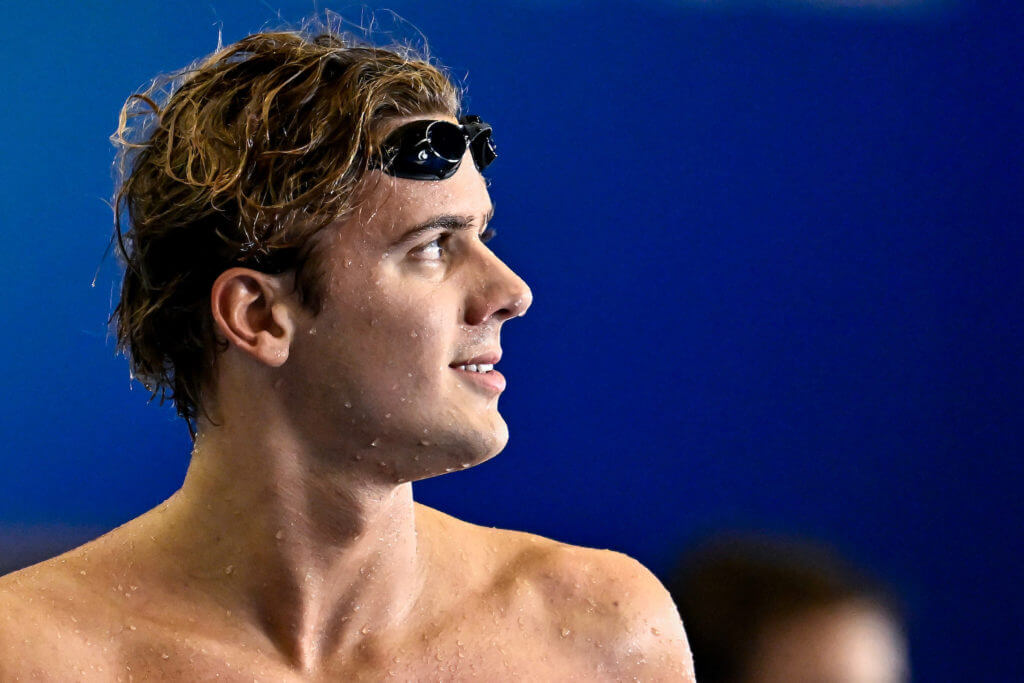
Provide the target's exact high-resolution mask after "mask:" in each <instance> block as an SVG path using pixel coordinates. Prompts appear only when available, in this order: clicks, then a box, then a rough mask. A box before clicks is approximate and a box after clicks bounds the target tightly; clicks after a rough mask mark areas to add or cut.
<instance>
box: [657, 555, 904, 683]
mask: <svg viewBox="0 0 1024 683" xmlns="http://www.w3.org/2000/svg"><path fill="white" fill-rule="evenodd" d="M669 589H670V591H671V592H672V595H673V597H674V598H675V600H676V604H677V605H678V607H679V611H680V614H681V615H682V617H683V623H684V624H685V626H686V631H687V634H688V635H689V639H690V647H691V649H692V652H693V658H694V664H695V666H696V672H697V680H699V681H701V683H901V682H903V681H907V680H909V668H908V663H907V647H906V641H905V637H904V634H903V630H902V626H901V618H900V616H899V612H898V609H897V608H896V606H895V604H894V601H893V599H892V598H891V596H890V595H889V594H888V593H887V592H886V590H885V589H884V588H882V587H881V586H880V585H878V584H876V583H875V582H873V581H871V580H870V579H868V578H866V577H865V576H863V575H862V574H861V573H860V572H858V571H857V570H855V569H853V568H852V567H850V566H848V565H847V564H846V563H845V562H843V561H841V560H840V559H839V558H837V557H836V556H835V555H834V554H833V553H831V552H830V551H828V550H826V549H824V548H819V547H814V546H810V545H807V544H802V543H793V542H782V541H778V540H769V539H762V538H754V537H747V538H742V537H734V538H727V539H726V538H721V539H718V540H715V541H712V542H710V543H707V544H705V545H703V546H702V547H700V548H699V549H698V550H696V551H695V552H693V553H690V554H688V555H686V556H684V558H683V560H682V562H681V564H680V566H679V567H678V569H677V570H676V572H675V574H674V575H673V576H672V577H671V578H670V580H669Z"/></svg>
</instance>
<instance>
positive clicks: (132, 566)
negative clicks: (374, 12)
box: [0, 33, 693, 681]
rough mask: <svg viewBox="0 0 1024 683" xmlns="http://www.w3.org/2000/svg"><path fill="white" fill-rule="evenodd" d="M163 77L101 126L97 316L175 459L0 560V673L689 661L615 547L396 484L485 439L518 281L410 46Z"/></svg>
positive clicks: (642, 672)
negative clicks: (170, 434) (100, 531)
mask: <svg viewBox="0 0 1024 683" xmlns="http://www.w3.org/2000/svg"><path fill="white" fill-rule="evenodd" d="M163 85H165V84H156V85H154V87H153V89H151V90H150V91H149V92H147V93H145V94H142V95H138V96H135V97H134V98H132V99H131V100H129V103H128V104H127V105H126V107H125V110H124V111H123V112H122V118H121V126H120V129H119V131H118V136H117V139H118V140H119V141H120V143H121V144H122V145H123V150H124V154H123V156H122V161H123V164H122V169H123V171H124V176H123V181H122V184H121V187H120V189H119V193H118V196H117V203H116V206H117V210H118V213H117V216H118V236H119V239H120V240H121V242H120V244H121V247H122V252H123V255H124V257H125V260H126V264H127V265H126V272H125V279H124V284H123V287H122V293H121V300H120V303H119V305H118V307H117V311H116V319H117V330H118V336H119V340H120V342H121V344H122V345H123V346H124V348H125V349H126V350H127V351H128V353H129V355H130V359H131V364H132V369H133V372H134V374H135V376H136V377H138V378H140V379H141V380H143V381H144V382H146V383H147V386H149V387H150V388H151V389H152V390H153V391H154V392H156V393H160V394H162V395H165V396H171V397H173V399H174V401H175V403H176V405H177V407H178V410H179V412H180V413H181V415H182V416H183V417H184V418H185V419H186V420H187V421H188V423H189V426H190V429H194V434H195V450H194V452H193V455H192V461H191V464H190V467H189V470H188V474H187V476H186V478H185V482H184V484H183V486H182V488H181V489H180V490H179V491H178V492H177V493H175V494H174V495H173V496H172V497H171V498H170V499H169V500H167V501H166V502H165V503H163V504H162V505H160V506H159V507H157V508H156V509H154V510H152V511H150V512H148V513H146V514H145V515H143V516H142V517H140V518H138V519H135V520H133V521H131V522H129V523H128V524H126V525H124V526H123V527H121V528H119V529H116V530H115V531H113V532H111V533H109V534H107V535H105V536H103V537H101V538H99V539H97V540H96V541H94V542H92V543H89V544H87V545H85V546H83V547H81V548H78V549H76V550H73V551H71V552H69V553H66V554H65V555H62V556H60V557H58V558H55V559H53V560H50V561H48V562H44V563H42V564H39V565H36V566H34V567H30V568H28V569H26V570H23V571H20V572H17V573H15V574H12V575H10V576H8V577H6V578H5V579H3V580H0V679H2V680H17V679H19V678H20V679H24V680H36V679H41V680H55V681H65V680H131V679H135V680H153V679H160V680H163V679H169V680H184V681H196V680H212V679H215V678H219V679H226V680H234V679H238V680H243V679H244V680H252V679H254V678H255V679H259V680H262V679H267V680H360V679H362V680H380V679H382V678H386V677H389V676H393V677H395V678H396V679H400V680H438V679H445V680H451V679H461V680H488V681H493V680H531V681H533V680H572V679H574V678H575V679H579V680H600V679H624V678H628V679H633V678H634V677H638V678H639V679H641V680H692V678H693V674H692V666H691V663H690V655H689V650H688V646H687V643H686V639H685V635H684V633H683V629H682V624H681V622H680V620H679V617H678V614H677V612H676V610H675V607H674V605H673V604H672V602H671V599H670V598H669V596H668V594H667V592H666V591H665V590H664V589H663V588H662V587H661V585H660V584H659V583H658V582H657V581H656V580H655V579H654V578H653V577H652V576H651V574H650V573H648V572H647V571H646V570H645V569H644V568H643V567H641V566H640V565H639V564H637V563H636V562H634V561H633V560H631V559H629V558H627V557H624V556H622V555H619V554H616V553H611V552H605V551H595V550H588V549H583V548H575V547H571V546H566V545H563V544H560V543H556V542H553V541H550V540H547V539H544V538H539V537H536V536H531V535H528V534H523V533H516V532H511V531H500V530H495V529H487V528H481V527H476V526H474V525H471V524H467V523H465V522H461V521H459V520H456V519H453V518H451V517H448V516H446V515H444V514H442V513H440V512H437V511H435V510H432V509H430V508H427V507H424V506H421V505H417V504H415V503H413V500H412V486H411V483H410V482H412V481H415V480H417V479H423V478H425V477H431V476H435V475H439V474H443V473H445V472H450V471H452V470H457V469H462V468H466V467H470V466H472V465H475V464H477V463H480V462H482V461H484V460H487V459H488V458H490V457H492V456H494V455H495V454H497V453H498V452H499V451H501V449H502V448H503V447H504V445H505V442H506V440H507V435H508V434H507V428H506V425H505V422H504V421H503V420H502V418H501V415H500V414H499V412H498V409H497V402H498V397H499V396H500V394H501V392H502V390H503V388H504V386H505V380H504V378H503V377H502V375H501V374H500V373H499V372H498V371H497V370H495V369H494V365H495V364H496V363H498V361H499V359H500V357H501V347H500V342H499V332H500V329H501V326H502V325H503V323H505V322H506V321H507V320H509V319H510V318H514V317H516V316H520V315H523V314H524V313H525V312H526V310H527V308H528V307H529V305H530V301H531V294H530V290H529V288H528V287H527V286H526V284H525V283H524V282H523V281H522V280H521V279H519V277H517V276H516V275H515V274H514V273H513V272H512V271H511V270H509V269H508V267H507V266H505V265H504V264H503V263H502V262H501V261H500V260H499V259H498V258H497V257H496V256H495V255H494V254H493V253H492V252H491V251H490V250H489V249H488V248H487V247H486V246H485V244H484V242H485V241H486V239H487V237H488V236H489V228H488V221H489V219H490V217H491V214H492V206H491V203H490V199H489V197H488V193H487V189H486V183H485V181H484V179H483V176H482V175H481V171H482V170H483V169H484V167H485V166H486V165H487V164H488V163H490V161H491V160H492V159H493V157H494V153H493V147H492V146H491V143H490V128H489V126H487V125H486V124H485V123H483V122H482V121H481V120H480V119H478V118H476V117H463V118H462V119H457V118H456V116H457V112H458V101H457V93H456V90H455V89H454V88H453V87H452V85H451V84H450V83H449V82H448V81H447V79H446V78H445V77H444V76H443V75H442V74H441V73H440V72H439V71H437V70H436V69H435V68H434V67H432V66H430V65H429V64H426V63H424V62H422V61H418V60H416V59H411V58H408V57H406V56H403V55H400V54H397V53H396V52H392V51H388V50H380V49H373V48H365V47H352V46H348V45H346V44H344V43H343V42H342V40H341V39H340V38H339V37H337V36H334V35H331V34H325V35H321V36H318V37H315V38H310V37H308V36H304V35H300V34H295V33H266V34H257V35H254V36H250V37H249V38H246V39H244V40H242V41H240V42H239V43H236V44H234V45H232V46H229V47H227V48H225V49H223V50H221V51H219V52H218V53H216V54H214V55H212V56H211V57H209V58H207V59H206V60H204V61H202V62H200V63H199V64H197V65H196V66H194V67H193V68H192V69H190V70H188V71H186V72H185V73H184V74H182V75H180V77H179V78H178V80H177V81H176V82H175V83H174V84H173V87H172V88H170V90H171V92H172V94H170V95H169V96H168V97H167V99H166V101H165V102H164V103H162V104H161V103H160V102H159V101H158V100H159V98H157V97H156V94H155V93H157V92H158V91H159V90H160V89H161V88H162V87H163ZM140 121H141V123H139V122H140ZM122 219H125V220H122ZM122 223H124V224H125V226H122ZM122 227H126V230H122ZM122 235H123V237H122Z"/></svg>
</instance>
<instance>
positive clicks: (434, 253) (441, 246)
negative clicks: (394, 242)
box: [410, 233, 451, 261]
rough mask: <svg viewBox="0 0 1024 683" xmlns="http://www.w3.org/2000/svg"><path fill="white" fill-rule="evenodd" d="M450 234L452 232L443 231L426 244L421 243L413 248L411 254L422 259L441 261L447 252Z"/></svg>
mask: <svg viewBox="0 0 1024 683" xmlns="http://www.w3.org/2000/svg"><path fill="white" fill-rule="evenodd" d="M450 236H451V233H442V234H440V235H438V236H437V237H435V238H434V239H432V240H430V241H429V242H427V243H426V244H421V245H420V246H418V247H416V248H415V249H413V250H412V251H411V252H410V255H411V256H412V257H413V258H415V259H418V260H420V261H440V260H441V259H442V258H444V255H445V252H446V251H447V249H446V248H445V243H446V242H447V241H448V238H449V237H450Z"/></svg>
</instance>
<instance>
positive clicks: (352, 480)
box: [162, 423, 422, 670]
mask: <svg viewBox="0 0 1024 683" xmlns="http://www.w3.org/2000/svg"><path fill="white" fill-rule="evenodd" d="M244 427H245V429H244V430H243V431H240V430H231V429H229V428H228V426H223V427H209V426H207V428H205V429H203V430H202V431H201V433H200V437H199V439H198V440H197V442H196V448H195V451H194V453H193V457H192V463H191V465H190V467H189V470H188V474H187V476H186V479H185V483H184V485H183V486H182V488H181V490H180V491H179V492H178V493H177V494H175V496H174V497H172V498H171V500H170V501H168V504H167V510H166V512H165V513H164V515H163V517H164V520H165V522H164V530H163V531H162V533H163V535H164V537H165V539H166V540H167V541H169V543H170V545H169V546H168V547H169V548H172V549H173V550H172V556H173V558H174V560H175V561H176V562H182V561H184V562H185V564H184V565H182V568H183V569H184V570H185V571H186V572H187V574H188V577H189V580H191V581H193V582H199V581H209V584H210V585H209V589H208V591H209V592H210V593H211V594H212V595H214V596H216V599H217V601H218V602H219V603H220V604H221V605H222V606H224V607H225V608H226V609H230V610H237V611H238V613H240V616H243V618H245V617H248V618H245V620H246V621H248V622H250V623H253V624H256V625H258V628H260V629H261V630H262V631H263V633H264V635H265V636H266V637H267V638H269V639H270V640H271V641H272V642H273V643H274V645H275V647H277V648H278V649H279V650H280V651H281V652H282V653H283V654H284V655H285V656H286V657H287V658H288V659H289V660H291V661H292V663H293V665H295V666H296V667H298V668H300V669H304V670H309V669H311V668H312V667H314V666H315V665H316V662H317V661H318V660H319V658H320V655H321V654H326V653H328V652H337V651H339V649H342V650H345V649H349V648H351V647H354V644H355V643H356V642H359V641H366V640H367V634H370V633H376V634H382V635H383V634H386V633H387V631H388V630H389V629H390V628H391V627H393V626H395V625H397V624H399V623H401V621H402V620H403V619H404V618H405V617H406V616H407V615H408V613H409V612H410V611H411V610H412V608H413V606H414V605H415V603H416V601H417V598H418V597H419V595H420V592H421V586H422V574H421V571H420V566H421V565H420V562H419V555H420V552H419V548H418V546H417V536H416V526H415V515H414V507H413V501H412V486H411V484H399V485H394V484H382V483H379V482H370V481H367V480H366V479H365V477H359V476H357V475H355V474H353V473H352V472H349V471H346V468H345V467H344V465H339V463H346V462H349V460H350V458H348V457H346V454H343V453H337V454H331V457H330V458H325V457H324V456H323V454H321V453H310V452H304V449H303V448H302V447H301V446H299V445H298V443H299V442H298V440H295V439H288V438H283V437H282V436H281V431H280V430H279V429H278V430H275V429H274V428H273V425H267V424H266V423H261V424H259V425H252V424H247V425H244ZM334 456H337V457H334Z"/></svg>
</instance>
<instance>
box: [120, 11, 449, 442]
mask: <svg viewBox="0 0 1024 683" xmlns="http://www.w3.org/2000/svg"><path fill="white" fill-rule="evenodd" d="M458 108H459V93H458V91H457V90H456V88H454V87H453V85H452V84H451V82H450V81H449V79H448V78H447V77H446V76H445V74H444V73H443V72H442V71H441V70H440V69H438V68H437V67H435V66H434V65H432V64H430V63H429V62H428V61H427V60H426V59H423V58H420V57H418V56H416V55H415V54H413V53H412V52H411V50H407V49H404V48H386V49H385V48H377V47H372V46H368V45H365V44H359V43H357V42H355V41H352V40H351V39H350V38H348V37H346V36H343V35H341V34H340V33H338V32H335V31H332V30H324V29H321V30H320V31H318V32H316V33H314V32H312V31H280V32H266V33H257V34H254V35H250V36H248V37H246V38H243V39H242V40H240V41H238V42H237V43H234V44H233V45H229V46H227V47H224V48H222V49H219V50H217V51H216V52H214V53H213V54H212V55H210V56H209V57H206V58H205V59H202V60H200V61H199V62H197V63H195V64H194V65H192V66H190V67H188V68H186V69H184V70H182V71H180V72H177V73H175V74H172V75H170V76H167V77H163V78H160V79H158V80H156V81H154V82H153V83H152V84H151V85H150V87H149V88H147V89H146V90H144V91H143V92H139V93H136V94H134V95H132V96H131V97H129V98H128V100H127V101H126V103H125V105H124V107H123V108H122V110H121V114H120V118H119V122H118V128H117V131H116V132H115V134H114V135H113V136H112V138H111V139H112V140H113V142H114V144H115V146H116V147H117V148H118V159H117V163H116V165H115V170H116V173H117V176H118V184H117V191H116V194H115V197H114V224H115V225H114V236H115V239H116V243H117V245H118V249H119V252H120V255H121V257H122V258H123V260H124V262H125V274H124V281H123V283H122V287H121V298H120V301H119V302H118V304H117V307H116V308H115V310H114V313H113V316H112V321H113V323H114V325H115V328H116V335H117V341H118V348H119V349H120V350H122V351H124V352H125V353H126V355H127V356H128V359H129V363H130V366H131V371H132V375H133V376H134V377H135V378H137V379H139V380H141V381H142V383H143V384H144V385H145V386H146V388H147V389H149V390H150V391H151V392H152V396H153V397H157V396H159V398H160V400H161V402H163V401H164V400H167V399H170V400H173V401H174V404H175V407H176V408H177V411H178V414H179V415H181V417H183V418H184V419H185V420H186V422H187V424H188V426H189V432H190V434H192V435H193V436H195V428H196V418H197V416H198V414H199V411H201V410H202V396H203V391H202V390H203V387H204V385H205V384H206V383H207V382H208V380H209V379H210V377H211V370H212V368H213V364H214V362H215V360H216V355H217V351H218V348H219V347H218V344H217V340H216V337H215V336H214V330H213V321H212V317H211V313H210V288H211V286H212V284H213V282H214V280H215V279H216V278H217V276H218V275H219V274H220V273H222V272H223V271H224V270H226V269H228V268H230V267H232V266H236V265H243V266H248V267H252V268H255V269H257V270H262V271H265V272H272V273H280V272H286V271H293V272H294V273H295V282H296V289H297V291H298V293H299V296H300V299H301V300H302V302H303V304H304V305H306V306H308V307H310V308H311V309H313V310H314V311H319V306H320V293H321V286H322V284H321V282H320V278H319V277H318V273H317V271H318V269H317V267H316V262H315V254H314V253H313V249H312V241H311V238H312V237H313V236H314V235H315V234H316V233H317V232H318V231H319V230H320V229H322V228H323V227H325V226H326V225H328V224H330V223H332V222H333V221H336V220H338V219H341V218H344V217H345V216H346V215H348V214H350V213H351V211H352V210H353V209H354V206H353V203H354V201H355V200H354V195H355V190H356V188H357V186H358V185H359V184H360V181H362V180H363V178H364V177H365V175H366V174H367V172H368V171H369V170H371V168H372V167H373V165H374V163H375V160H378V159H379V154H380V151H379V142H380V140H379V137H380V134H381V132H382V129H383V128H384V124H385V123H386V122H387V121H388V120H390V119H394V118H396V117H403V116H413V115H428V114H446V115H451V116H455V115H457V114H458ZM220 348H222V347H220Z"/></svg>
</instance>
